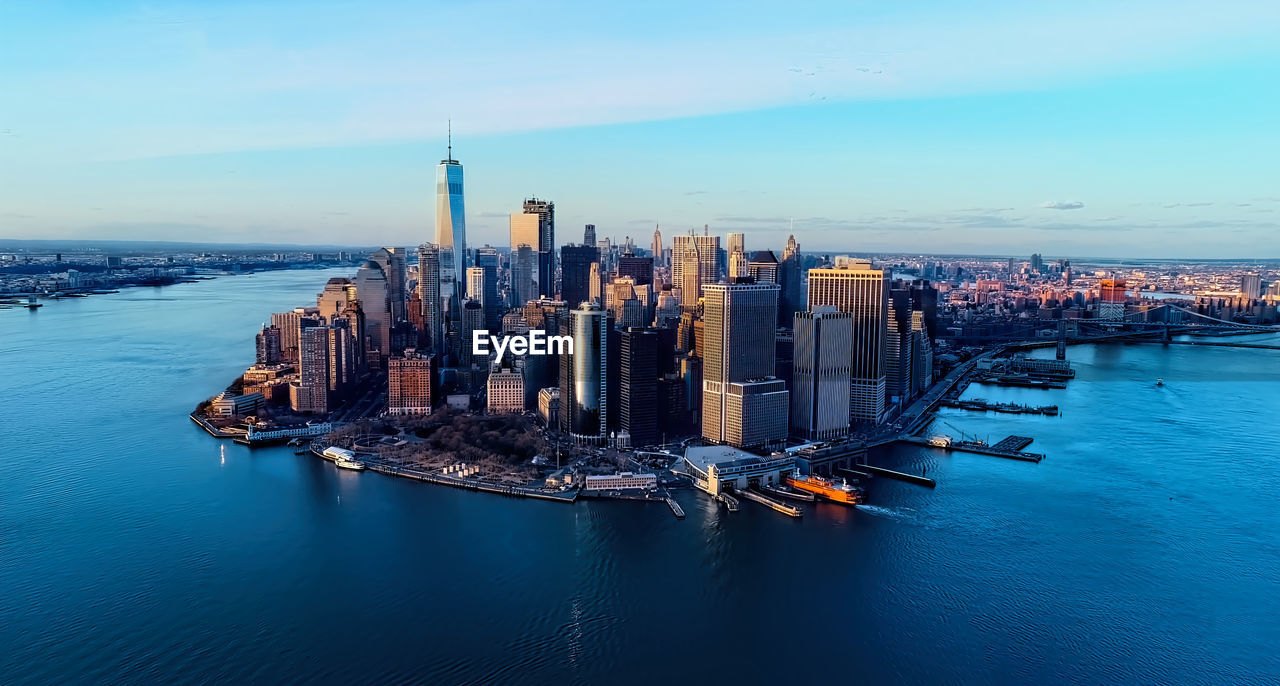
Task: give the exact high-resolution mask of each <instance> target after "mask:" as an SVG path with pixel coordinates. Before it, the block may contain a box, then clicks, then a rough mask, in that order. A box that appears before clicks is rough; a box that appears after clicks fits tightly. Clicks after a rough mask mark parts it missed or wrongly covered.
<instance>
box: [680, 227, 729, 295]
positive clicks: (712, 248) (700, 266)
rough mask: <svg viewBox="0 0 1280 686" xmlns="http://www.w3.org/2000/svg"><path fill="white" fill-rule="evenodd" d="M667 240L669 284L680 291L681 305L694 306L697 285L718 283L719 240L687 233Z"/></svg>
mask: <svg viewBox="0 0 1280 686" xmlns="http://www.w3.org/2000/svg"><path fill="white" fill-rule="evenodd" d="M671 241H672V242H671V282H672V284H673V285H674V286H675V287H676V288H679V289H680V291H681V293H680V301H681V304H682V305H684V306H685V307H693V306H696V305H697V303H698V297H699V296H700V295H702V291H701V288H700V286H703V285H706V284H709V283H715V282H717V281H719V280H720V237H719V236H708V235H706V234H705V233H704V234H703V235H701V236H697V235H694V234H693V233H692V232H690V233H689V234H688V235H680V236H675V237H673V238H672V239H671Z"/></svg>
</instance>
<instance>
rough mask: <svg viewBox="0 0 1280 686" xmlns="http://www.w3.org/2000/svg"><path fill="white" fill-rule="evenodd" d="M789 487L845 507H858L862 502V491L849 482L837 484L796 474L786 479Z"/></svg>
mask: <svg viewBox="0 0 1280 686" xmlns="http://www.w3.org/2000/svg"><path fill="white" fill-rule="evenodd" d="M786 482H787V485H788V486H791V487H792V488H798V489H800V490H802V491H805V492H808V493H812V494H814V495H817V496H820V497H822V498H826V499H827V500H830V501H832V502H836V503H844V504H845V505H857V504H858V503H860V502H862V489H859V488H856V487H854V486H850V485H849V482H848V481H845V480H844V479H841V480H840V483H839V484H837V483H836V482H834V481H831V480H830V479H824V478H822V477H820V476H816V475H809V476H804V475H801V474H795V475H792V476H788V477H787V478H786Z"/></svg>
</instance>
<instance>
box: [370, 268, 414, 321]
mask: <svg viewBox="0 0 1280 686" xmlns="http://www.w3.org/2000/svg"><path fill="white" fill-rule="evenodd" d="M405 252H406V251H405V249H404V248H382V249H380V250H375V251H374V253H373V255H372V256H370V257H369V259H371V260H373V261H374V262H377V263H378V266H379V267H381V268H382V273H383V275H384V276H385V277H386V280H387V299H388V300H389V301H390V303H391V325H392V326H393V327H394V326H395V324H396V323H398V322H402V321H405V320H406V319H408V314H407V313H406V312H405V297H406V295H407V294H406V293H405V283H406V281H407V280H408V277H407V271H406V269H407V267H406V265H405Z"/></svg>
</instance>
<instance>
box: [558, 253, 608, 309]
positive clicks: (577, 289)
mask: <svg viewBox="0 0 1280 686" xmlns="http://www.w3.org/2000/svg"><path fill="white" fill-rule="evenodd" d="M599 256H600V254H599V252H597V251H596V249H595V248H594V247H592V246H589V245H565V246H561V248H560V299H561V300H563V301H565V303H567V304H568V305H569V307H572V308H576V307H578V306H579V305H581V304H582V303H584V302H586V301H587V300H590V299H591V263H592V262H595V261H596V260H597V259H599Z"/></svg>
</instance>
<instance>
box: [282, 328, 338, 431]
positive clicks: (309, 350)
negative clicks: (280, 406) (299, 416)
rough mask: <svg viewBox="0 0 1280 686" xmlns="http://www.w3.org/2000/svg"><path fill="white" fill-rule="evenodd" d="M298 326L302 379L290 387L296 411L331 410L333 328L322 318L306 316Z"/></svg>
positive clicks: (325, 411) (291, 405)
mask: <svg viewBox="0 0 1280 686" xmlns="http://www.w3.org/2000/svg"><path fill="white" fill-rule="evenodd" d="M298 326H299V329H298V355H299V363H298V382H297V383H295V384H292V385H291V386H290V387H289V406H290V407H291V408H292V409H293V411H294V412H310V413H318V414H323V413H327V412H328V411H329V327H328V326H326V325H325V324H324V322H323V320H321V319H319V318H311V317H304V318H302V319H301V320H300V321H299V325H298Z"/></svg>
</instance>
